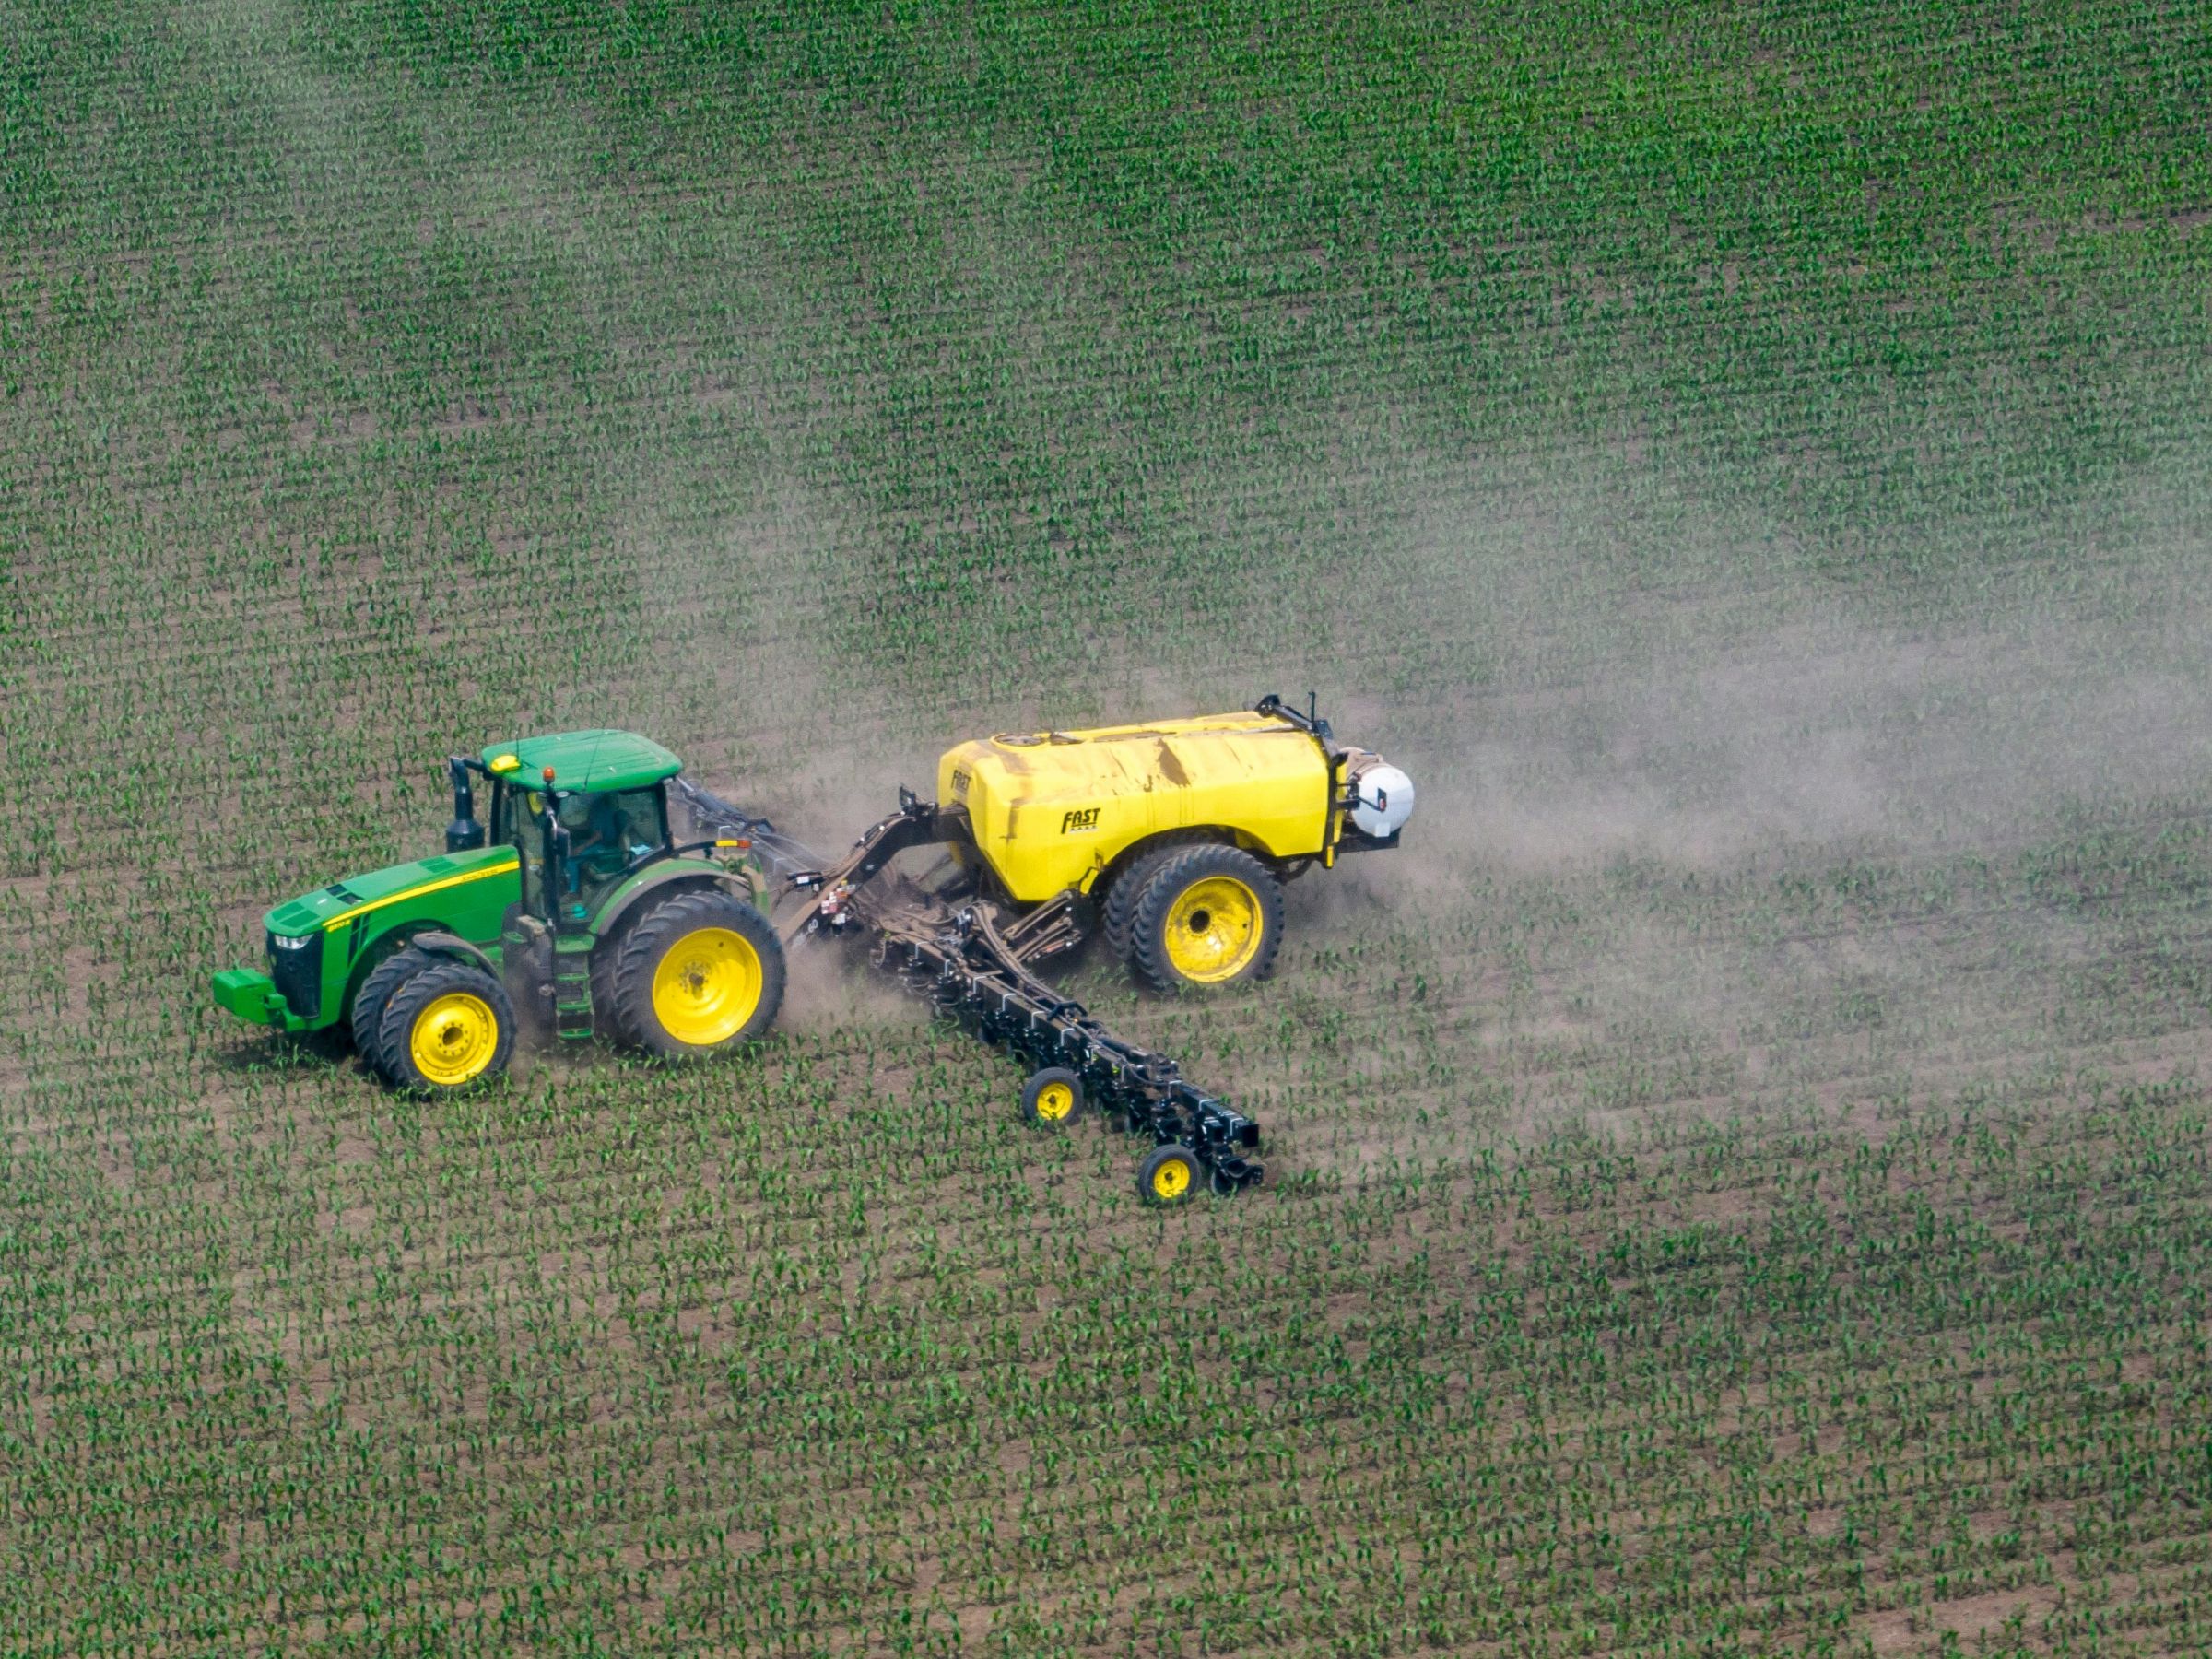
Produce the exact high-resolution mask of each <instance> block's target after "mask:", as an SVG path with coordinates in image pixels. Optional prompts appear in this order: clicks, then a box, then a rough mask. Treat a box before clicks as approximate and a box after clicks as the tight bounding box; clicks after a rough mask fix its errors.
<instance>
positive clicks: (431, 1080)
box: [377, 958, 514, 1094]
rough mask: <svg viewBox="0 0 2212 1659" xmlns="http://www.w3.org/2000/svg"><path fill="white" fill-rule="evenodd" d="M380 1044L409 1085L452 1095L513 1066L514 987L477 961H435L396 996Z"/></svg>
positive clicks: (397, 1077)
mask: <svg viewBox="0 0 2212 1659" xmlns="http://www.w3.org/2000/svg"><path fill="white" fill-rule="evenodd" d="M377 1042H378V1045H379V1047H380V1048H381V1049H382V1053H384V1055H385V1056H387V1057H388V1058H389V1060H390V1063H391V1066H392V1081H393V1083H394V1085H395V1086H397V1087H398V1088H407V1089H415V1090H418V1091H420V1092H422V1093H425V1094H444V1093H448V1092H450V1091H452V1090H454V1089H460V1088H467V1087H469V1085H471V1084H473V1083H480V1082H482V1081H483V1080H484V1079H485V1078H487V1077H499V1076H500V1074H501V1073H503V1072H505V1071H506V1069H507V1062H508V1061H509V1060H510V1059H512V1057H513V1054H514V1004H513V1003H512V1001H511V1000H509V998H508V995H507V987H506V986H504V985H502V984H500V982H499V981H498V980H497V979H495V978H494V977H493V976H492V975H490V974H488V973H487V972H485V971H484V970H483V969H481V968H478V967H477V966H476V965H475V964H474V963H472V962H456V961H452V960H448V959H442V958H440V959H433V960H432V961H431V964H430V965H429V967H427V968H425V969H423V970H422V971H420V972H418V973H415V974H411V975H409V976H408V977H407V978H406V980H405V981H404V982H402V983H401V984H400V986H399V988H398V989H397V990H396V991H394V992H393V994H392V996H391V999H390V1001H389V1003H388V1004H387V1005H386V1006H385V1008H384V1018H383V1022H382V1024H381V1025H380V1026H379V1027H378V1028H377Z"/></svg>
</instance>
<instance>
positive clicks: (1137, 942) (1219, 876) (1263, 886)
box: [1130, 846, 1283, 991]
mask: <svg viewBox="0 0 2212 1659" xmlns="http://www.w3.org/2000/svg"><path fill="white" fill-rule="evenodd" d="M1130 933H1131V944H1130V955H1131V959H1132V961H1133V962H1134V963H1135V968H1136V971H1137V974H1138V976H1139V977H1140V978H1142V979H1143V980H1144V981H1145V982H1147V984H1149V985H1150V986H1152V988H1153V989H1154V990H1156V991H1183V990H1191V989H1199V990H1212V989H1215V988H1217V987H1218V986H1222V985H1233V984H1237V983H1239V982H1242V981H1245V980H1258V979H1265V978H1266V977H1267V975H1268V974H1269V973H1270V972H1272V971H1274V968H1275V958H1276V952H1277V950H1278V949H1279V948H1280V947H1281V946H1282V940H1283V886H1282V883H1281V882H1280V881H1278V880H1277V879H1276V876H1275V872H1274V871H1272V870H1270V869H1269V868H1268V867H1267V866H1266V865H1264V864H1262V863H1261V862H1260V861H1259V860H1258V859H1256V858H1254V857H1253V855H1252V854H1251V853H1247V852H1245V851H1244V850H1243V849H1242V848H1241V847H1223V846H1208V847H1189V848H1185V849H1184V850H1182V852H1180V853H1175V854H1174V855H1173V856H1172V857H1171V858H1170V859H1169V860H1168V861H1167V862H1166V863H1165V864H1163V865H1160V867H1159V869H1158V870H1157V871H1155V872H1154V873H1153V875H1152V877H1151V879H1150V880H1149V881H1147V883H1146V884H1145V891H1144V895H1143V897H1142V898H1140V899H1139V900H1137V903H1136V915H1135V921H1134V923H1133V924H1132V926H1131V930H1130Z"/></svg>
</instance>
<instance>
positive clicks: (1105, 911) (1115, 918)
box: [1099, 832, 1206, 962]
mask: <svg viewBox="0 0 2212 1659" xmlns="http://www.w3.org/2000/svg"><path fill="white" fill-rule="evenodd" d="M1193 841H1194V837H1192V836H1191V835H1190V834H1188V833H1182V834H1174V833H1172V832H1171V835H1170V838H1169V839H1167V840H1165V841H1151V842H1149V843H1147V846H1146V848H1145V850H1144V851H1143V852H1141V853H1138V854H1137V855H1136V856H1135V858H1132V859H1131V860H1130V861H1129V862H1128V863H1127V864H1125V865H1123V866H1122V867H1121V868H1120V869H1119V870H1117V871H1115V872H1114V874H1113V876H1112V878H1111V879H1110V880H1109V881H1108V882H1107V884H1106V901H1105V903H1103V904H1101V905H1100V907H1099V933H1100V936H1101V937H1102V938H1103V939H1104V940H1105V941H1106V949H1107V951H1108V952H1109V954H1111V955H1112V958H1113V959H1114V960H1115V961H1117V962H1127V961H1129V945H1130V935H1131V929H1132V928H1133V927H1134V925H1135V921H1136V907H1137V905H1138V903H1139V902H1141V901H1142V900H1143V899H1144V896H1145V888H1146V886H1147V884H1148V883H1149V882H1150V881H1151V879H1152V877H1155V876H1157V875H1159V869H1160V866H1161V865H1164V864H1166V863H1167V862H1168V860H1169V859H1171V858H1172V857H1174V855H1175V854H1176V853H1178V852H1180V851H1182V849H1183V848H1185V847H1188V846H1190V845H1192V844H1193ZM1201 844H1206V843H1201Z"/></svg>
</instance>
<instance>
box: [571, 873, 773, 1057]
mask: <svg viewBox="0 0 2212 1659" xmlns="http://www.w3.org/2000/svg"><path fill="white" fill-rule="evenodd" d="M612 983H613V989H614V995H613V998H612V1000H611V1003H610V1012H611V1013H612V1015H613V1018H614V1020H615V1022H616V1023H617V1024H618V1028H619V1029H620V1030H621V1031H622V1033H623V1036H624V1037H625V1039H626V1040H627V1041H629V1042H631V1043H632V1044H633V1045H634V1046H636V1047H638V1048H641V1049H643V1050H645V1051H646V1052H647V1053H653V1054H658V1055H660V1056H661V1057H662V1058H663V1059H666V1060H687V1059H690V1058H693V1057H694V1056H698V1055H702V1054H714V1053H723V1052H724V1050H727V1049H733V1048H736V1047H739V1046H740V1045H742V1044H744V1043H747V1042H750V1041H753V1040H754V1039H756V1038H758V1037H759V1036H761V1035H762V1034H763V1033H765V1032H766V1031H767V1030H768V1028H769V1026H770V1025H771V1023H772V1022H773V1021H774V1019H775V1018H776V1011H777V1009H779V1008H780V1007H782V1004H783V946H782V941H781V940H779V939H778V938H777V937H776V930H775V929H774V928H773V927H771V926H770V925H769V922H768V919H767V918H766V917H765V916H763V915H761V913H760V912H759V911H757V910H755V909H754V908H753V907H752V906H751V905H749V904H747V903H746V901H745V900H742V899H740V898H738V897H737V896H736V895H735V894H734V893H726V892H724V891H722V890H721V889H720V888H691V889H688V890H687V891H685V892H680V893H677V894H675V895H674V896H672V897H670V898H667V899H665V900H662V901H661V902H660V903H658V904H656V905H654V906H653V908H652V909H651V910H649V911H648V912H645V914H644V915H642V916H641V917H639V918H638V920H637V921H636V922H635V923H633V924H631V925H630V926H629V929H628V931H627V932H626V933H625V934H624V935H623V937H622V945H621V949H620V951H619V952H618V955H617V957H616V959H615V966H614V974H613V980H612Z"/></svg>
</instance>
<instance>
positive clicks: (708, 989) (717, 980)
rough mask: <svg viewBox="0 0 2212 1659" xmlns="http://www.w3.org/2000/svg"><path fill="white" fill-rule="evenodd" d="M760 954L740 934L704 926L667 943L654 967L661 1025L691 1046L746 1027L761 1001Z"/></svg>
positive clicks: (656, 1014)
mask: <svg viewBox="0 0 2212 1659" xmlns="http://www.w3.org/2000/svg"><path fill="white" fill-rule="evenodd" d="M763 978H764V976H763V974H762V973H761V971H760V953H759V951H758V950H755V949H754V948H753V942H752V941H751V940H750V939H748V938H747V937H746V936H745V935H743V934H741V933H734V932H732V931H731V930H730V929H729V928H726V927H702V928H700V929H699V930H698V931H697V932H695V933H688V934H686V935H684V936H683V937H682V938H680V939H678V940H677V942H676V943H675V944H674V945H672V946H670V947H668V954H667V955H666V956H665V957H663V958H662V959H661V965H660V966H659V967H658V968H656V969H654V970H653V1018H655V1019H658V1020H659V1021H660V1022H661V1030H664V1031H666V1032H667V1033H668V1035H669V1036H671V1037H673V1038H675V1039H676V1040H677V1041H678V1042H683V1043H688V1044H689V1045H690V1046H691V1047H693V1048H712V1047H713V1046H714V1045H715V1044H716V1043H718V1042H727V1041H729V1040H730V1039H731V1038H733V1037H735V1036H736V1035H737V1033H738V1032H740V1031H742V1030H745V1027H746V1022H747V1020H749V1019H751V1018H752V1017H753V1011H754V1010H755V1009H756V1008H758V1007H759V1006H760V986H761V982H762V980H763Z"/></svg>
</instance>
